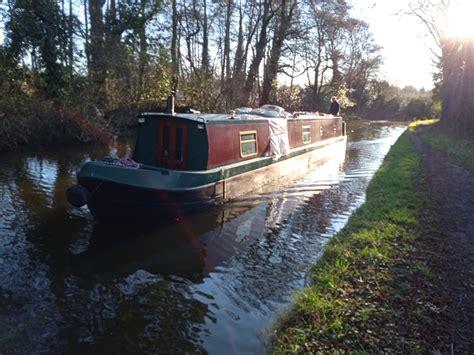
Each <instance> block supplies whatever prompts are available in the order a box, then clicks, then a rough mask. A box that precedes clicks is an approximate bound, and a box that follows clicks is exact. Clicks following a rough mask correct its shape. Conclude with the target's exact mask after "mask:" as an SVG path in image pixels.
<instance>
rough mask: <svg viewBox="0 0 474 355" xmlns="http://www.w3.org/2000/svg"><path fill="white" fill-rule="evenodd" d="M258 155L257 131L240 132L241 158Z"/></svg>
mask: <svg viewBox="0 0 474 355" xmlns="http://www.w3.org/2000/svg"><path fill="white" fill-rule="evenodd" d="M255 154H257V131H249V132H240V156H241V157H248V156H250V155H255Z"/></svg>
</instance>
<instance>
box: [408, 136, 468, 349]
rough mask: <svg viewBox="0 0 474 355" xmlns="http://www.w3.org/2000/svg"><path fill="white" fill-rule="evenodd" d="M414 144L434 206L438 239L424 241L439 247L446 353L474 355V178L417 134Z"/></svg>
mask: <svg viewBox="0 0 474 355" xmlns="http://www.w3.org/2000/svg"><path fill="white" fill-rule="evenodd" d="M413 142H414V143H415V145H416V147H417V148H418V150H419V151H420V152H421V153H422V157H423V158H422V162H423V165H422V166H423V180H422V181H423V182H424V184H426V187H427V188H428V189H427V191H428V194H427V195H426V199H427V206H428V203H429V202H428V200H432V199H434V200H435V201H434V202H435V203H434V204H433V205H434V206H436V207H435V209H434V211H432V213H433V217H434V218H433V221H434V223H435V225H436V227H437V230H438V231H439V235H437V236H431V238H429V240H430V241H431V242H433V243H440V244H439V245H437V246H436V249H437V250H438V253H439V258H436V259H437V260H436V261H435V265H434V267H435V269H436V270H439V281H440V295H438V296H442V297H443V298H444V299H445V308H444V311H443V312H444V313H445V315H446V319H447V322H448V323H449V324H442V325H440V326H441V327H443V328H445V330H446V331H447V332H448V333H449V334H451V339H452V340H451V341H452V343H451V344H446V345H447V347H448V348H449V349H450V352H452V353H454V354H474V174H473V173H472V172H470V171H469V170H467V169H465V168H463V167H462V166H461V165H460V164H459V163H457V162H455V161H454V160H453V159H450V158H449V157H448V156H447V155H446V154H444V153H442V152H439V151H436V150H432V149H430V148H428V147H427V146H426V145H424V144H423V143H422V142H421V140H420V139H419V137H418V136H417V135H413Z"/></svg>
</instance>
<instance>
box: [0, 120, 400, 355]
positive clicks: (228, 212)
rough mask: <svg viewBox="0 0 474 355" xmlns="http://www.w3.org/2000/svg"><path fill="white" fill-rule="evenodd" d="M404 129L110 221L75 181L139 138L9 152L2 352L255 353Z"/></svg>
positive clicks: (0, 243) (371, 129) (0, 217)
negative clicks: (72, 196) (200, 201)
mask: <svg viewBox="0 0 474 355" xmlns="http://www.w3.org/2000/svg"><path fill="white" fill-rule="evenodd" d="M403 130H404V127H403V126H400V125H393V124H387V123H367V122H356V123H350V124H349V125H348V142H347V146H346V147H344V150H339V151H335V152H334V159H332V160H331V161H329V162H328V163H327V164H325V165H324V166H323V167H321V168H319V169H317V170H316V171H315V172H313V173H311V174H309V175H308V176H306V177H305V178H304V179H301V180H299V181H297V182H295V183H294V184H292V185H291V186H286V187H282V186H272V188H271V189H267V191H265V192H262V193H258V194H254V195H251V196H246V197H244V198H241V199H238V200H236V201H232V202H230V203H227V204H225V205H222V206H220V207H218V208H214V209H211V210H207V211H203V212H201V213H196V214H193V215H190V216H187V217H183V218H182V219H180V220H164V221H163V220H151V221H146V222H145V221H141V222H135V223H132V222H120V221H116V222H114V223H110V222H109V223H106V224H104V223H98V222H96V221H95V220H94V218H93V217H91V216H90V215H89V213H88V211H87V209H86V208H82V209H75V208H72V207H70V206H69V205H68V204H67V202H66V201H65V198H64V192H65V189H66V188H67V187H68V186H70V185H71V184H72V183H74V181H75V177H74V176H75V172H76V171H77V170H78V168H79V166H80V164H81V163H83V162H84V161H86V160H90V159H95V158H102V157H104V156H106V155H117V154H118V155H119V156H123V155H124V154H129V153H130V151H131V149H132V146H131V145H130V144H122V143H118V142H112V143H111V144H110V146H109V147H104V148H97V147H90V146H89V147H64V148H61V149H55V150H51V151H42V152H29V153H23V154H6V155H3V156H1V157H0V199H1V205H0V353H39V352H46V353H48V352H54V353H57V352H64V353H66V352H67V353H71V352H72V353H77V352H80V353H82V352H94V353H95V352H99V351H100V352H107V353H118V352H120V353H125V352H127V353H137V352H140V353H141V352H145V353H183V352H193V353H194V352H207V353H211V354H221V353H223V352H226V353H228V354H229V353H230V354H241V353H245V354H252V353H257V354H258V353H263V352H265V350H266V349H268V345H269V339H270V336H271V333H272V326H273V325H274V323H275V321H276V320H277V319H278V317H279V315H281V313H282V312H283V311H284V310H285V309H286V308H288V307H289V306H290V305H291V297H292V294H293V292H294V291H296V290H299V289H301V288H302V287H303V286H304V284H305V280H306V275H307V273H308V270H309V268H310V267H311V265H312V264H313V263H314V262H316V261H317V259H318V257H319V256H320V255H321V253H322V252H323V250H324V245H325V244H326V243H327V241H328V240H329V239H330V238H331V237H332V236H333V235H334V234H335V233H337V232H338V231H339V230H340V229H341V228H342V227H343V226H344V225H345V223H346V222H347V220H348V218H349V217H350V215H351V213H352V212H353V211H354V210H355V209H356V208H357V207H359V206H360V205H361V204H362V203H363V201H364V198H365V190H366V187H367V184H368V183H369V181H370V179H371V177H372V176H373V174H374V173H375V171H376V170H377V169H378V167H379V166H380V164H381V163H382V161H383V159H384V157H385V155H386V153H387V152H388V150H389V149H390V146H391V145H392V144H393V143H394V142H395V141H396V139H397V138H398V136H399V135H400V134H401V133H402V132H403Z"/></svg>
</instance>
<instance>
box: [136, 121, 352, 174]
mask: <svg viewBox="0 0 474 355" xmlns="http://www.w3.org/2000/svg"><path fill="white" fill-rule="evenodd" d="M272 127H273V128H274V127H277V129H280V130H279V132H280V133H279V134H277V135H279V136H280V137H279V139H280V140H281V139H282V137H281V136H283V140H282V141H283V142H285V143H284V144H285V145H287V148H288V150H289V151H291V150H292V149H295V148H299V147H303V146H306V145H307V146H308V147H309V146H311V145H312V144H315V143H318V142H320V141H322V140H326V139H328V138H333V137H338V136H341V135H344V128H343V122H342V119H341V118H340V117H334V116H331V115H317V114H307V115H300V116H297V117H295V118H280V117H276V118H269V117H264V116H258V115H251V114H239V115H229V114H169V113H143V114H141V115H140V116H138V134H137V141H136V146H135V150H134V153H133V157H132V158H133V160H135V161H136V162H138V163H142V164H145V165H151V166H156V167H160V168H168V169H176V170H189V171H201V170H209V169H213V168H217V167H220V166H224V165H228V164H232V163H237V162H240V161H245V160H250V159H255V158H259V157H265V156H271V155H274V154H275V151H274V148H273V147H272V137H274V136H275V131H274V129H272ZM277 153H278V152H277ZM283 155H284V154H283Z"/></svg>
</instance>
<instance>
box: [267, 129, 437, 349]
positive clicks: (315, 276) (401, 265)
mask: <svg viewBox="0 0 474 355" xmlns="http://www.w3.org/2000/svg"><path fill="white" fill-rule="evenodd" d="M411 134H412V133H411V132H410V131H407V132H405V133H404V134H403V135H402V136H401V137H400V139H399V140H398V141H397V143H396V144H395V145H394V146H393V147H392V149H391V151H390V153H389V154H388V155H387V157H386V159H385V161H384V164H383V165H382V167H381V168H380V169H379V171H378V172H377V174H376V175H375V176H374V178H373V180H372V181H371V183H370V185H369V187H368V190H367V200H366V203H365V204H364V205H363V206H362V207H361V208H359V209H358V210H357V211H356V212H355V213H354V215H353V216H352V217H351V219H350V220H349V222H348V224H347V226H346V227H345V228H344V229H343V230H342V231H341V232H340V233H339V234H338V235H337V236H335V237H334V238H333V239H332V240H331V241H330V242H329V244H328V246H327V248H326V251H325V253H324V255H323V257H322V258H321V259H320V261H319V262H318V263H317V264H316V265H315V266H314V267H313V268H312V270H311V285H310V286H309V287H307V288H305V289H304V290H303V291H302V292H300V293H299V294H298V295H296V296H295V305H294V307H293V309H292V310H291V311H290V312H289V313H288V314H287V315H285V316H284V318H283V319H282V320H281V322H280V323H279V325H278V328H277V330H276V331H275V337H274V348H273V352H276V353H288V352H290V353H294V352H305V353H306V352H310V353H313V352H322V353H328V352H329V353H345V352H356V353H374V352H390V353H398V352H403V353H410V352H417V353H419V352H429V351H432V350H433V349H432V348H431V347H430V343H431V342H433V339H434V338H433V337H434V336H435V334H434V333H433V332H432V328H433V327H432V326H433V322H435V321H436V319H437V315H438V314H439V307H436V306H434V305H433V304H432V303H431V299H432V298H431V294H432V293H433V292H434V291H433V290H434V287H435V286H433V284H434V283H435V280H434V276H433V275H434V273H433V271H432V270H431V267H430V262H429V258H436V252H437V251H436V250H428V249H427V247H426V245H425V244H424V236H425V235H427V234H430V231H431V229H430V228H432V227H430V225H431V224H430V219H431V218H432V216H430V215H429V213H426V211H427V210H426V206H425V207H423V208H422V205H421V201H422V200H423V199H422V196H421V194H422V192H423V189H422V188H420V186H422V185H421V181H420V179H421V160H420V156H419V154H418V152H417V150H416V148H415V147H414V146H413V143H412V141H411V139H410V135H411ZM425 203H427V201H426V198H425ZM428 203H429V201H428Z"/></svg>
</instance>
